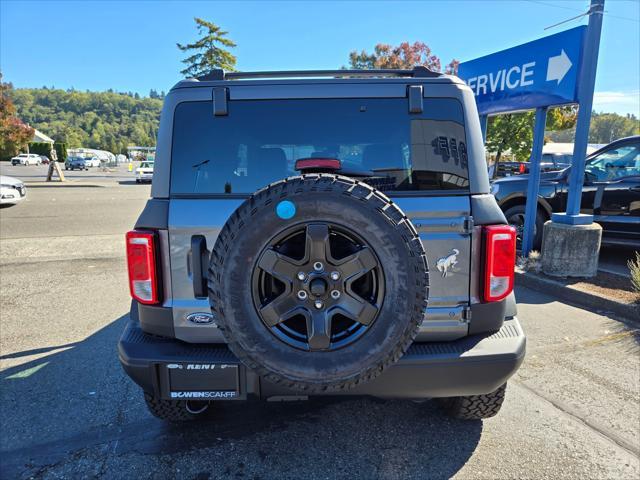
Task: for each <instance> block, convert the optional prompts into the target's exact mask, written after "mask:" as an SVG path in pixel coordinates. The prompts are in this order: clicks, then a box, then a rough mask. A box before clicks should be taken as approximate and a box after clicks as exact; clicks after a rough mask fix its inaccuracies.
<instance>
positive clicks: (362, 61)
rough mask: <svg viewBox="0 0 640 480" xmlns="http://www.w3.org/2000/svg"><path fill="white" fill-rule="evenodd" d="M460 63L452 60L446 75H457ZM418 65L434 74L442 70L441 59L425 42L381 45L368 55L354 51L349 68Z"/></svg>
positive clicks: (409, 66)
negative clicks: (394, 45)
mask: <svg viewBox="0 0 640 480" xmlns="http://www.w3.org/2000/svg"><path fill="white" fill-rule="evenodd" d="M459 63H460V62H458V60H451V62H449V63H448V64H447V66H446V67H445V73H449V74H454V75H455V74H456V73H457V71H458V64H459ZM417 65H422V66H425V67H427V68H428V69H429V70H432V71H434V72H439V71H440V70H441V63H440V58H438V56H437V55H434V54H433V52H432V51H431V48H429V46H428V45H427V44H425V43H423V42H413V44H410V43H409V42H402V43H401V44H400V45H398V46H396V47H393V46H391V45H387V44H384V43H379V44H377V45H376V46H375V48H374V51H373V53H367V52H366V51H365V50H362V51H361V52H360V53H358V52H357V51H355V50H354V51H352V52H351V53H350V54H349V66H350V67H351V68H355V69H377V68H400V69H411V68H413V67H415V66H417Z"/></svg>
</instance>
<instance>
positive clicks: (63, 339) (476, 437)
mask: <svg viewBox="0 0 640 480" xmlns="http://www.w3.org/2000/svg"><path fill="white" fill-rule="evenodd" d="M0 171H1V172H2V174H3V175H12V176H17V177H19V178H22V179H23V180H25V181H27V182H32V183H28V184H27V188H28V196H27V199H26V200H25V201H24V202H23V203H22V204H20V205H18V206H16V207H11V208H5V209H2V210H0V305H1V306H2V308H1V310H0V315H1V321H0V342H1V345H0V346H1V348H0V350H1V351H0V423H1V425H0V430H1V431H2V432H3V434H2V436H1V437H0V464H1V470H0V476H1V477H2V478H32V477H33V478H78V477H94V476H98V475H100V474H102V475H105V476H107V477H109V478H132V477H142V478H146V477H152V478H167V477H173V476H180V477H183V478H192V479H206V478H250V479H253V478H256V479H257V478H260V479H267V478H300V477H304V478H318V479H324V478H449V477H455V478H474V479H475V478H515V477H519V478H569V477H571V478H616V479H619V478H629V479H635V478H638V477H639V476H640V459H639V455H640V403H639V398H640V396H639V395H640V326H639V325H636V324H632V323H625V322H623V321H621V320H620V319H616V318H613V317H612V316H610V315H609V314H607V312H589V311H586V310H583V309H580V308H577V307H574V306H570V305H567V304H564V303H561V302H559V301H557V300H555V299H554V298H552V297H550V296H548V295H544V294H540V293H537V292H535V291H532V290H528V289H526V288H522V287H518V288H517V291H516V294H517V298H518V302H519V307H518V313H519V318H520V320H521V322H522V324H523V327H524V328H525V330H526V333H527V335H528V352H527V358H526V360H525V363H524V365H523V367H522V368H521V369H520V371H519V372H518V374H517V375H516V376H515V377H514V378H513V379H512V380H511V381H510V383H509V388H508V390H507V398H506V401H505V405H504V407H503V409H502V411H501V412H500V414H499V415H498V416H497V417H495V418H492V419H489V420H485V421H482V422H480V421H477V422H461V421H455V420H451V419H448V418H446V417H444V416H443V415H441V414H440V413H439V411H438V409H437V408H436V406H435V405H434V404H433V402H429V401H427V402H423V403H416V402H410V401H382V400H377V399H367V398H361V399H353V398H350V399H334V398H323V399H315V400H310V401H306V402H293V403H292V402H287V403H250V404H235V403H233V402H228V403H220V405H219V407H217V408H216V409H215V410H214V411H213V412H212V414H211V415H210V418H209V419H208V421H207V422H204V423H200V424H193V425H187V426H169V425H167V424H164V423H163V422H161V421H159V420H157V419H155V418H153V417H152V416H151V415H150V414H149V413H148V412H147V410H146V408H145V406H144V402H143V399H142V396H141V394H140V392H139V389H138V387H137V386H135V385H134V384H133V382H132V381H130V380H129V378H128V377H126V376H125V374H124V373H123V371H122V370H121V368H120V365H119V363H118V359H117V354H116V343H117V339H118V336H119V334H120V332H121V330H122V328H123V327H124V324H125V323H126V321H127V315H128V310H129V294H128V290H127V282H126V271H125V270H126V266H125V259H124V232H126V231H127V230H129V229H130V228H131V227H132V225H133V223H134V222H135V219H136V217H137V215H138V214H139V212H140V210H141V209H142V207H143V206H144V203H145V201H146V199H147V197H148V195H149V190H150V189H149V186H148V185H136V184H135V183H134V181H133V175H132V174H131V173H128V172H127V171H126V167H125V166H122V167H120V168H119V169H117V170H116V171H115V172H111V173H104V172H94V171H89V172H73V173H71V172H69V173H70V174H69V175H68V177H69V178H70V180H72V181H71V182H68V183H67V184H55V185H47V184H43V183H42V182H41V180H42V179H43V177H42V175H43V173H42V172H46V167H44V166H43V167H10V166H6V165H3V166H2V167H1V170H0Z"/></svg>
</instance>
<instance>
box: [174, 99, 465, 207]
mask: <svg viewBox="0 0 640 480" xmlns="http://www.w3.org/2000/svg"><path fill="white" fill-rule="evenodd" d="M301 158H337V159H339V160H340V161H341V162H342V169H343V170H344V171H345V173H346V172H351V174H354V175H355V174H358V176H360V178H361V180H363V181H365V182H367V183H369V184H371V185H373V186H375V187H376V188H378V189H380V190H383V191H386V192H390V193H393V192H415V191H424V190H442V189H468V185H469V182H468V163H467V147H466V136H465V129H464V121H463V112H462V105H461V104H460V103H459V102H458V101H457V100H455V99H448V98H443V99H424V113H423V114H409V113H408V103H407V100H406V99H329V100H327V99H312V100H309V99H307V100H257V101H256V100H251V101H232V102H230V103H229V115H228V116H217V117H216V116H214V115H213V109H212V105H211V102H186V103H181V104H179V105H178V106H177V107H176V110H175V114H174V127H173V146H172V156H171V193H172V194H179V195H180V194H186V195H192V194H250V193H253V192H254V191H256V190H258V189H259V188H262V187H264V186H265V185H267V184H268V183H271V182H275V181H277V180H280V179H282V178H285V177H287V176H291V175H296V174H297V173H298V172H296V171H295V170H294V165H295V162H296V160H298V159H301Z"/></svg>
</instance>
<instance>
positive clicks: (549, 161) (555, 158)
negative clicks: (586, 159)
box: [527, 153, 573, 173]
mask: <svg viewBox="0 0 640 480" xmlns="http://www.w3.org/2000/svg"><path fill="white" fill-rule="evenodd" d="M572 158H573V155H570V154H568V153H543V154H542V158H541V159H540V169H541V171H543V172H553V171H557V170H562V169H565V168H567V167H570V166H571V159H572ZM527 173H529V172H528V171H527Z"/></svg>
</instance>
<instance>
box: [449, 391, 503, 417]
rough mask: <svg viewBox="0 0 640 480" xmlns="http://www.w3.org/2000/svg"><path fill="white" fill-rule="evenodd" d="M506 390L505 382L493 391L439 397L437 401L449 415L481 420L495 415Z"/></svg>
mask: <svg viewBox="0 0 640 480" xmlns="http://www.w3.org/2000/svg"><path fill="white" fill-rule="evenodd" d="M506 390H507V384H506V383H505V384H504V385H502V386H501V387H500V388H498V389H497V390H496V391H495V392H491V393H487V394H484V395H469V396H467V397H450V398H439V399H438V403H439V404H440V407H441V408H442V409H443V410H444V411H445V413H446V414H447V415H449V416H450V417H453V418H458V419H460V420H482V419H483V418H490V417H493V416H495V415H497V413H498V412H499V411H500V408H501V407H502V402H504V394H505V391H506Z"/></svg>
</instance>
